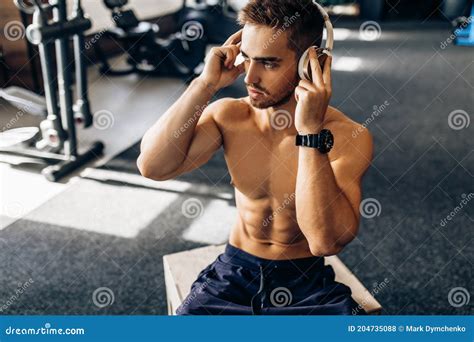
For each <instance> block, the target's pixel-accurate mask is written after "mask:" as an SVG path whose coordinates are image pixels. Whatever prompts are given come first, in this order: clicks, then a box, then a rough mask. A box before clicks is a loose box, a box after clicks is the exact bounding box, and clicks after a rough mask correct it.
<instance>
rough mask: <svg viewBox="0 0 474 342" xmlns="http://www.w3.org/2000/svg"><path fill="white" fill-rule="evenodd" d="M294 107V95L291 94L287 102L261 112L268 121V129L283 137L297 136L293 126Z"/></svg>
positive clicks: (295, 103)
mask: <svg viewBox="0 0 474 342" xmlns="http://www.w3.org/2000/svg"><path fill="white" fill-rule="evenodd" d="M296 105H297V102H296V99H295V96H294V93H292V94H291V96H290V97H289V99H288V101H287V102H285V103H282V104H279V105H276V106H271V107H268V108H265V109H263V110H262V113H263V114H264V115H265V117H266V118H267V119H268V125H269V127H271V128H272V130H273V131H274V132H275V133H277V134H283V135H296V134H297V131H296V128H295V125H294V123H295V109H296ZM286 123H288V124H286Z"/></svg>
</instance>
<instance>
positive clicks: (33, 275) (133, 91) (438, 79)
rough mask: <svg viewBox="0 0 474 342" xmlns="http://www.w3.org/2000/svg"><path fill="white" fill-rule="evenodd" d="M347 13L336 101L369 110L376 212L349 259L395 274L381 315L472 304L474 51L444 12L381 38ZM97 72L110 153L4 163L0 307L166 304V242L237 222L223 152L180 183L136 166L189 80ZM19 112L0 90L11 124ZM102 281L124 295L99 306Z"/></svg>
mask: <svg viewBox="0 0 474 342" xmlns="http://www.w3.org/2000/svg"><path fill="white" fill-rule="evenodd" d="M344 26H345V27H344ZM336 27H338V28H339V30H338V31H337V35H336V39H337V40H336V43H335V44H336V47H337V48H336V49H335V60H334V63H333V66H334V67H333V96H332V99H331V105H332V106H334V107H336V108H338V109H340V110H341V111H343V112H344V113H346V115H348V116H349V117H351V118H352V119H353V120H355V121H357V122H359V123H363V122H366V123H367V127H368V128H369V130H370V131H371V132H372V134H373V136H374V144H375V151H374V160H373V163H372V166H371V167H370V169H369V170H368V172H367V174H366V176H365V178H364V182H363V198H364V199H369V200H370V201H372V203H375V204H376V205H375V207H376V208H375V213H374V217H371V218H370V217H367V218H363V219H362V221H361V225H360V231H359V235H358V237H357V238H356V239H355V240H354V241H353V242H352V243H351V244H350V245H348V246H347V247H346V248H345V249H344V251H343V252H342V253H341V254H340V258H341V259H342V260H343V261H344V262H345V263H346V265H347V266H348V267H349V268H350V269H351V270H352V271H353V272H354V273H355V274H356V276H357V277H358V278H359V279H360V280H361V281H362V283H363V284H364V285H365V286H366V287H367V288H368V289H369V290H373V289H376V288H377V289H380V284H382V283H383V284H385V285H384V286H383V288H381V289H380V290H379V291H378V292H377V293H376V294H375V297H376V298H377V299H378V300H379V302H380V303H381V304H382V306H383V307H384V313H385V314H402V315H403V314H472V313H473V306H472V303H469V302H468V303H467V304H466V305H463V306H457V305H452V303H451V302H450V300H449V298H448V297H449V296H448V294H449V293H450V291H452V290H453V289H456V288H464V289H468V291H470V290H471V285H472V269H473V267H472V266H473V265H472V261H473V260H474V258H473V256H474V248H473V243H472V238H473V235H472V234H473V229H472V228H473V222H474V211H473V206H472V204H471V203H468V204H467V205H464V206H462V204H461V203H462V200H463V199H465V200H467V201H469V200H470V199H471V196H472V193H473V192H474V189H473V184H474V182H473V172H474V154H473V148H472V136H473V125H469V119H470V117H469V114H466V115H467V116H466V115H464V114H463V112H461V111H465V112H464V113H469V111H472V108H474V106H473V105H474V98H473V97H472V94H473V85H474V64H473V62H474V61H473V58H472V56H473V54H472V51H470V50H469V48H462V47H456V46H454V45H452V44H447V47H446V48H445V49H443V48H441V47H440V44H441V43H442V42H445V41H446V40H447V39H448V38H449V36H450V34H451V33H450V27H449V25H447V24H446V23H436V22H435V23H432V22H431V23H428V22H427V23H424V24H422V25H420V24H415V23H413V24H410V23H403V24H400V23H390V24H385V25H383V24H382V31H381V36H380V37H379V38H378V39H377V40H374V41H363V40H360V39H359V31H358V28H359V26H358V25H355V24H352V25H349V24H345V25H336ZM89 74H90V95H91V99H90V100H91V103H92V106H93V109H94V111H96V112H98V111H102V112H101V113H102V115H104V120H106V121H105V123H104V125H105V126H104V127H102V129H98V128H92V129H88V130H84V131H80V132H79V138H80V144H81V146H87V145H88V144H89V143H90V142H91V141H93V140H96V139H99V140H102V141H103V142H104V143H105V145H106V150H105V155H104V156H103V157H102V158H101V159H100V160H97V161H95V162H94V163H91V164H89V166H88V167H87V168H85V169H83V170H81V171H80V172H77V173H75V174H73V175H71V176H70V177H68V178H66V179H64V180H62V181H61V182H60V183H49V182H47V181H46V180H44V179H43V177H42V176H41V175H39V174H38V168H37V167H34V166H30V167H28V168H25V167H24V166H22V167H19V166H18V167H11V166H9V165H6V164H3V163H0V170H1V182H2V184H1V188H2V206H0V210H1V212H0V214H1V216H0V218H1V221H0V260H1V261H2V267H0V308H3V309H2V314H45V315H52V314H59V315H60V314H166V293H165V288H164V279H163V268H162V256H163V255H165V254H168V253H172V252H177V251H181V250H186V249H190V248H194V247H199V246H204V245H208V244H220V243H224V242H225V241H226V240H227V237H228V234H229V229H230V228H231V226H232V224H233V222H234V220H235V217H236V208H235V204H234V201H233V193H232V188H231V187H230V185H229V176H228V174H227V170H226V167H225V163H224V160H223V157H222V151H220V152H219V153H217V154H216V155H215V157H214V158H213V159H212V160H211V161H210V162H209V163H208V164H207V165H205V166H203V167H202V168H201V169H200V170H196V171H193V172H192V173H190V174H188V175H185V176H182V177H179V178H178V179H176V180H173V181H167V182H153V181H150V180H147V179H144V178H143V177H141V176H140V175H139V173H138V170H137V169H136V165H135V161H136V158H137V156H138V154H139V140H140V138H141V136H142V135H143V133H144V132H145V131H146V130H147V128H149V127H150V126H151V125H152V124H153V123H154V122H155V121H156V120H157V119H158V118H159V117H160V115H161V114H162V113H164V111H165V110H166V109H167V108H168V107H169V106H170V105H171V104H172V103H173V102H174V101H175V100H176V99H177V98H178V97H179V96H180V94H181V93H182V92H183V90H184V89H185V87H186V85H185V84H184V83H183V82H182V81H180V80H176V79H165V78H152V77H138V76H133V75H131V76H126V77H114V78H108V77H103V76H99V74H98V72H97V70H96V68H95V67H91V68H90V71H89ZM225 96H232V97H240V96H245V88H244V87H243V82H242V78H240V79H239V80H238V81H237V82H236V83H235V84H234V85H232V86H230V87H228V88H226V89H224V90H222V91H221V92H219V94H218V96H217V97H225ZM12 112H13V113H14V112H15V109H13V108H12V107H9V106H8V105H6V104H5V103H4V102H1V105H0V120H1V122H0V124H1V125H2V126H4V125H5V122H8V120H10V118H11V117H12V114H11V113H12ZM374 112H375V113H376V114H374ZM450 113H455V114H456V115H458V114H459V113H461V114H459V115H461V116H462V117H461V119H462V120H463V122H461V123H459V122H458V121H456V122H453V120H452V115H451V116H450ZM453 115H454V114H453ZM370 118H371V119H370ZM109 119H110V120H109ZM35 120H36V118H33V117H28V116H26V115H25V116H24V117H21V118H20V119H19V120H18V122H17V123H16V125H17V126H25V125H30V123H31V122H35ZM191 197H196V198H199V199H200V200H201V202H202V203H203V205H204V211H203V215H202V216H200V217H198V218H195V219H192V218H187V217H185V216H183V214H182V212H181V205H182V203H183V202H184V201H185V200H186V199H188V198H191ZM460 205H461V206H462V207H461V209H460V210H456V208H459V206H460ZM454 211H455V212H456V213H455V214H454V215H452V219H451V220H449V221H447V223H446V224H442V223H441V222H443V221H442V220H443V219H445V218H446V217H447V216H448V215H450V213H452V212H454ZM27 282H30V284H29V286H28V290H27V291H25V292H24V293H22V294H21V295H19V296H17V295H16V291H17V289H18V287H19V286H22V284H25V283H27ZM99 287H108V288H110V289H111V290H112V291H113V293H114V302H113V304H112V305H110V306H107V307H104V308H99V307H98V306H96V305H94V303H93V301H92V293H93V292H94V291H95V290H96V289H97V288H99ZM12 298H14V299H12ZM7 304H8V305H7ZM2 305H3V307H2Z"/></svg>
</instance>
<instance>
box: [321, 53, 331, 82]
mask: <svg viewBox="0 0 474 342" xmlns="http://www.w3.org/2000/svg"><path fill="white" fill-rule="evenodd" d="M331 65H332V56H331V55H329V56H328V57H327V58H326V61H325V63H324V71H323V81H324V85H325V87H326V89H328V90H331V89H332V77H331Z"/></svg>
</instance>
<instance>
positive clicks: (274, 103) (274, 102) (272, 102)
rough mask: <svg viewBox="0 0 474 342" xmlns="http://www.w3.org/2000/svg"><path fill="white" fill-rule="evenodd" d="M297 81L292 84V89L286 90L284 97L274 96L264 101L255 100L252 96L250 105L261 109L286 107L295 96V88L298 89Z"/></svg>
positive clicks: (268, 96) (267, 97)
mask: <svg viewBox="0 0 474 342" xmlns="http://www.w3.org/2000/svg"><path fill="white" fill-rule="evenodd" d="M296 84H297V81H294V82H293V83H292V84H291V83H290V87H288V88H286V89H285V92H284V93H283V95H281V96H279V97H278V98H275V97H274V96H272V95H267V96H266V98H264V99H262V100H254V99H252V97H251V96H250V104H251V105H252V106H253V107H255V108H259V109H264V108H268V107H278V106H281V105H284V104H285V103H287V102H288V101H290V99H291V97H292V96H294V92H295V88H296Z"/></svg>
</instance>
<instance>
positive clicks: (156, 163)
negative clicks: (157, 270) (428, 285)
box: [137, 0, 372, 315]
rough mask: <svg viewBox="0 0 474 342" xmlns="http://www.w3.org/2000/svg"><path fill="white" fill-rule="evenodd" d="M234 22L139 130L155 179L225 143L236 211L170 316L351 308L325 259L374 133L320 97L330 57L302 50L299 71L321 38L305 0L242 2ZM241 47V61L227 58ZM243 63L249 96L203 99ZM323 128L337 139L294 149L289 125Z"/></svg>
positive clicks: (353, 203) (346, 221)
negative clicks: (217, 249) (174, 96)
mask: <svg viewBox="0 0 474 342" xmlns="http://www.w3.org/2000/svg"><path fill="white" fill-rule="evenodd" d="M292 14H293V15H295V16H296V17H298V18H297V19H296V20H295V21H294V22H293V23H292V24H291V25H290V26H289V27H287V28H286V29H285V30H280V31H279V32H280V33H279V34H278V35H275V32H276V30H277V29H276V28H275V27H273V28H272V26H273V25H275V22H280V23H282V22H283V21H286V20H287V19H288V17H289V16H291V15H292ZM275 19H278V20H279V21H277V20H275ZM239 22H240V24H241V25H242V26H243V29H242V30H240V31H239V32H237V33H235V34H234V35H232V36H231V37H229V39H228V40H227V41H226V42H225V43H224V44H223V45H222V46H221V47H214V48H212V49H211V51H210V53H209V55H208V56H207V58H206V62H205V67H204V71H203V72H202V74H201V75H200V76H199V77H197V78H196V79H194V80H193V81H192V83H191V84H190V85H189V87H188V88H187V89H186V90H185V92H184V93H183V94H182V96H181V97H180V98H179V99H178V100H177V101H176V102H175V103H174V104H173V105H172V106H171V107H170V108H169V109H168V110H167V112H166V113H165V114H164V115H163V116H162V117H160V119H159V120H158V121H157V122H156V123H155V124H154V125H153V126H152V127H151V128H150V129H149V130H148V131H147V132H146V134H145V136H144V137H143V140H142V142H141V154H140V156H139V158H138V160H137V165H138V168H139V170H140V172H141V174H142V175H143V176H145V177H147V178H151V179H154V180H159V181H164V180H168V179H172V178H174V177H176V176H178V175H181V174H183V173H186V172H189V171H191V170H193V169H196V168H198V167H200V166H201V165H203V164H204V163H206V162H207V161H208V160H209V159H210V158H211V157H212V155H213V153H214V152H215V151H216V150H218V149H219V148H220V147H221V146H223V148H224V154H225V159H226V163H227V167H228V170H229V173H230V175H231V177H232V184H233V186H234V187H235V198H236V206H237V209H238V217H237V222H236V224H235V226H234V227H233V229H232V231H231V234H230V238H229V242H228V244H227V245H226V250H225V252H224V253H223V254H221V255H220V256H219V257H218V258H217V259H216V260H215V261H214V262H213V263H212V264H210V265H209V266H208V267H206V268H205V269H204V270H202V271H201V273H200V274H199V276H198V279H197V280H196V281H195V282H194V283H193V286H192V289H191V293H190V294H189V296H188V297H187V298H186V300H185V301H184V302H183V304H182V305H181V306H180V307H179V308H178V310H177V314H183V315H185V314H350V313H351V312H352V313H353V310H354V308H355V307H356V306H357V304H356V303H355V302H354V300H353V299H352V298H351V291H350V288H348V287H347V286H345V285H343V284H340V283H338V282H335V281H334V272H333V270H332V268H331V266H324V260H323V259H324V258H322V257H323V256H329V255H334V254H337V253H339V252H340V251H341V250H342V248H343V247H344V246H345V245H347V244H348V243H349V242H350V241H351V240H352V239H354V237H355V236H356V234H357V231H358V226H359V217H360V214H359V204H360V201H361V180H362V177H363V175H364V173H365V171H366V169H367V168H368V166H369V165H370V162H371V159H372V136H371V134H370V133H369V132H368V130H367V129H365V128H364V127H363V126H361V125H359V124H358V123H356V122H354V121H352V120H351V119H350V118H348V117H347V116H346V115H344V114H343V113H342V112H340V111H339V110H337V109H336V108H333V107H331V106H328V103H329V99H330V96H331V71H330V67H331V62H332V57H329V58H327V60H326V62H325V64H324V65H323V67H321V66H320V65H319V63H318V62H317V58H316V53H315V52H314V50H310V65H311V72H312V75H313V77H312V78H313V81H312V82H309V81H307V80H301V79H300V78H299V77H298V72H297V61H298V59H299V57H300V56H301V54H302V52H303V51H304V50H306V49H307V48H308V47H309V46H311V45H317V46H319V45H320V44H321V37H322V31H323V21H322V16H321V14H320V12H319V11H318V9H317V8H315V7H314V6H313V5H312V4H311V1H310V0H306V1H292V0H276V1H275V0H250V1H249V3H248V4H247V5H246V6H245V7H244V8H243V9H242V10H241V11H240V13H239ZM239 52H241V54H242V56H243V57H244V62H243V63H242V64H240V65H238V66H235V65H234V62H235V60H236V57H237V55H238V54H239ZM244 72H245V84H246V86H247V90H248V92H249V96H247V97H244V98H239V99H234V98H223V99H220V100H217V101H215V102H213V103H210V104H208V103H209V101H210V99H211V98H212V96H213V95H214V94H215V93H216V92H218V91H219V90H220V89H222V88H224V87H227V86H228V85H230V84H232V83H233V82H234V81H235V80H236V78H237V77H238V76H239V75H240V74H241V73H244ZM204 107H205V109H204V110H203V111H196V108H204ZM184 126H186V127H187V128H186V129H183V127H184ZM323 128H324V129H327V130H330V131H331V133H332V135H333V137H334V146H333V148H332V149H331V150H330V151H329V152H328V153H323V152H321V151H320V150H318V149H316V148H312V147H306V146H296V144H295V137H296V135H297V134H316V133H319V132H320V131H321V129H323ZM176 132H179V134H176ZM282 301H283V303H282ZM282 304H283V305H282ZM358 313H359V314H363V313H364V312H363V310H360V308H359V309H358Z"/></svg>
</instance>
